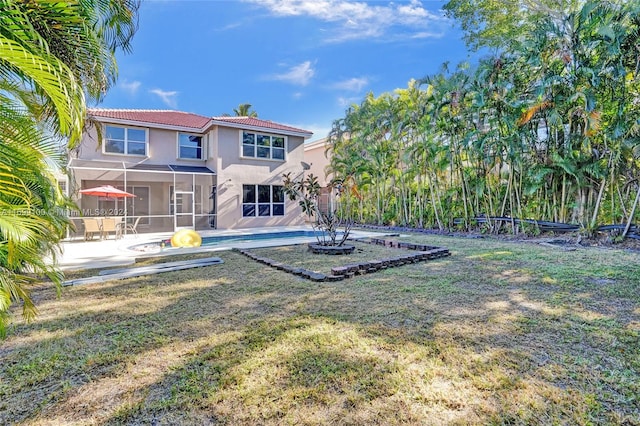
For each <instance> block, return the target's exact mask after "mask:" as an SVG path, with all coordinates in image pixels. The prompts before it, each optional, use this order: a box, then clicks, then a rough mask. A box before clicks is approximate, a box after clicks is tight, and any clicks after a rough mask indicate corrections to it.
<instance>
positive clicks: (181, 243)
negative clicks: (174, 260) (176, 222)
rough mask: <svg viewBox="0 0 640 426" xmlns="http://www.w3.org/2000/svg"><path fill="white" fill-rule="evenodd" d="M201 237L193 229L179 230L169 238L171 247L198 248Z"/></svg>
mask: <svg viewBox="0 0 640 426" xmlns="http://www.w3.org/2000/svg"><path fill="white" fill-rule="evenodd" d="M201 245H202V237H201V236H200V234H198V233H197V232H196V231H194V230H193V229H181V230H179V231H178V232H176V233H175V234H173V236H172V237H171V246H172V247H200V246H201Z"/></svg>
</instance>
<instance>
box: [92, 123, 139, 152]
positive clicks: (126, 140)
mask: <svg viewBox="0 0 640 426" xmlns="http://www.w3.org/2000/svg"><path fill="white" fill-rule="evenodd" d="M107 127H116V128H120V129H124V152H123V153H120V152H110V151H107V149H106V148H107ZM129 129H132V130H142V131H143V132H144V154H129V137H128V134H129ZM103 132H104V133H103V134H104V141H103V143H102V153H103V154H105V155H125V156H133V157H148V156H149V129H148V128H146V127H135V126H121V125H116V124H105V125H104V128H103ZM132 142H135V143H140V141H132Z"/></svg>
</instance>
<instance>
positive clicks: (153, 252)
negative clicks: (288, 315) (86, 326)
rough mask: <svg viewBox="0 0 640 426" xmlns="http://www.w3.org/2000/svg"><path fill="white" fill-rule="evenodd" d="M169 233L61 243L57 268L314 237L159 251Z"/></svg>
mask: <svg viewBox="0 0 640 426" xmlns="http://www.w3.org/2000/svg"><path fill="white" fill-rule="evenodd" d="M290 231H312V229H311V227H309V226H287V227H273V228H271V227H270V228H244V229H234V230H214V231H204V232H200V235H201V236H202V237H203V238H204V237H211V236H227V235H229V236H243V235H253V234H264V233H272V232H290ZM172 235H173V233H172V232H170V233H166V232H165V233H155V234H138V235H135V234H133V235H131V234H129V235H125V236H123V237H122V238H120V239H113V238H110V239H105V240H93V241H84V240H71V241H65V242H63V243H62V244H61V249H62V253H61V254H60V255H59V256H58V258H57V260H58V265H59V266H60V268H61V269H62V270H77V269H99V268H106V267H113V266H125V265H131V264H133V263H135V259H136V258H144V257H153V256H158V255H160V254H161V255H176V254H186V253H200V252H217V251H224V250H231V249H233V248H239V249H249V248H256V247H275V246H283V245H290V244H303V243H308V242H312V241H315V237H292V238H277V239H262V240H255V241H243V242H220V243H217V244H215V245H212V246H202V247H194V248H173V247H168V248H162V247H160V245H159V243H160V241H162V240H168V239H170V238H171V236H172ZM382 235H384V234H382V233H380V232H372V231H360V230H358V231H352V232H351V235H350V238H352V239H358V238H368V237H374V238H375V237H380V236H382Z"/></svg>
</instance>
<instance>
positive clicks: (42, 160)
mask: <svg viewBox="0 0 640 426" xmlns="http://www.w3.org/2000/svg"><path fill="white" fill-rule="evenodd" d="M0 4H1V5H2V10H3V13H2V14H0V76H2V77H1V79H0V126H1V127H2V129H3V131H2V135H1V136H0V142H1V143H0V209H1V210H2V212H3V214H2V215H0V333H3V332H4V327H5V324H6V321H7V318H8V309H9V307H10V305H11V304H12V303H13V302H14V301H19V300H22V301H23V316H24V317H25V318H26V319H31V318H33V316H34V315H35V306H34V304H33V302H32V301H31V299H30V297H29V291H28V284H29V283H30V282H31V281H32V280H33V278H31V277H32V275H31V274H32V273H36V274H44V275H46V276H48V277H49V278H50V279H51V280H52V281H53V282H54V284H56V285H57V286H58V287H59V285H60V282H61V279H62V275H61V273H60V272H59V271H58V270H57V268H55V266H51V265H50V264H48V263H46V262H45V261H44V260H43V259H44V258H45V257H47V256H53V255H55V249H56V247H57V244H58V242H59V241H60V239H61V238H62V237H63V234H64V230H65V229H66V226H68V225H69V222H68V220H67V219H66V214H65V213H66V211H65V208H67V207H69V204H68V203H67V200H65V199H63V198H62V196H61V194H60V191H59V190H58V187H57V181H56V179H55V177H54V176H52V174H51V173H50V172H49V170H50V169H51V168H50V167H49V166H48V163H47V161H48V160H50V159H54V160H55V156H56V153H57V150H56V148H57V145H56V143H55V142H53V136H57V135H58V136H62V137H66V138H67V139H68V141H69V146H70V147H72V146H74V144H76V143H77V142H78V141H79V139H80V135H81V133H82V128H83V121H84V115H85V94H86V95H87V96H88V97H90V98H92V99H96V100H97V99H100V97H101V96H102V95H103V94H104V93H105V92H106V90H107V89H108V88H109V87H110V86H111V85H112V84H113V83H114V82H115V78H116V73H117V68H116V64H115V49H117V48H123V49H127V48H128V46H129V45H128V43H129V40H130V39H131V36H132V35H133V33H134V32H135V28H136V22H137V6H138V4H137V2H132V1H130V0H88V1H83V2H69V3H67V4H66V5H65V7H60V5H59V4H57V3H55V2H48V1H29V2H23V1H14V0H2V1H0ZM47 135H49V136H47ZM51 135H53V136H51ZM58 160H60V159H59V158H58ZM5 213H6V214H5ZM28 274H29V275H28Z"/></svg>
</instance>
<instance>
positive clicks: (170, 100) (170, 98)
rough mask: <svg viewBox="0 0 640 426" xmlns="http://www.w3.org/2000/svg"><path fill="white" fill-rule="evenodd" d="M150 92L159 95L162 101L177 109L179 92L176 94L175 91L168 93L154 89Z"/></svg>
mask: <svg viewBox="0 0 640 426" xmlns="http://www.w3.org/2000/svg"><path fill="white" fill-rule="evenodd" d="M149 92H150V93H153V94H154V95H157V96H158V97H159V98H160V99H162V102H164V103H165V104H167V105H168V106H170V107H171V108H177V106H178V100H177V99H176V98H177V97H178V92H176V91H175V90H173V91H169V92H167V91H164V90H160V89H152V90H149Z"/></svg>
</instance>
